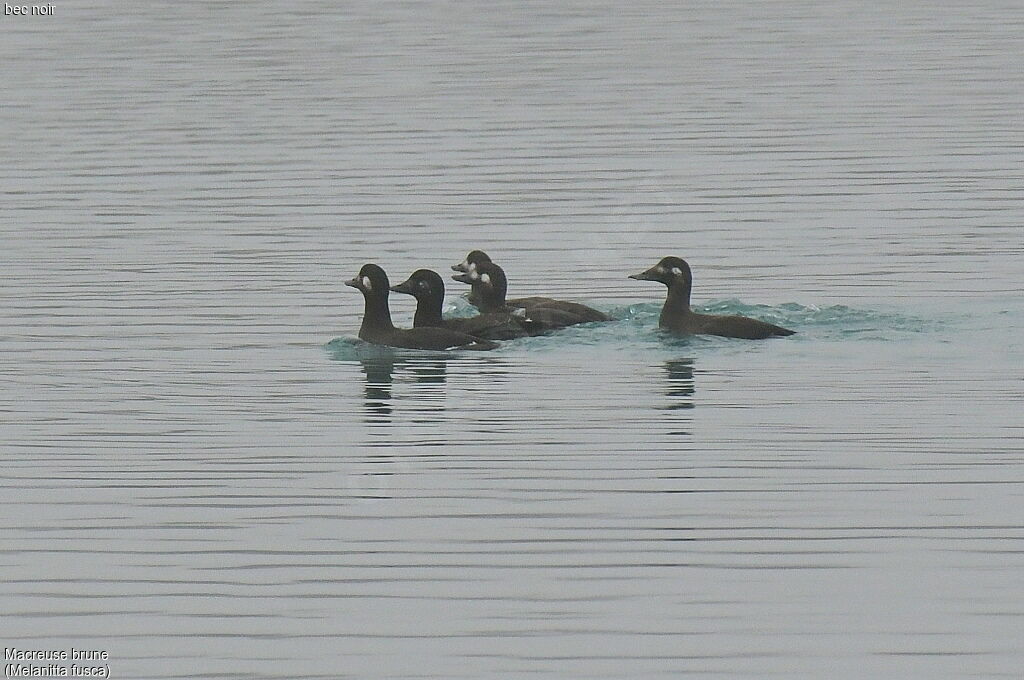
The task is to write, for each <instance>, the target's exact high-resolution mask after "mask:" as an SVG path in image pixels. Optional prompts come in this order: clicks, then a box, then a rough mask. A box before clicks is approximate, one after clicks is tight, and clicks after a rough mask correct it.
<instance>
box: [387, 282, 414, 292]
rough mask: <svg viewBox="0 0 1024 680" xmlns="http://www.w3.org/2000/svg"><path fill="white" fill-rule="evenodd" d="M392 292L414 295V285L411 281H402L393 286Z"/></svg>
mask: <svg viewBox="0 0 1024 680" xmlns="http://www.w3.org/2000/svg"><path fill="white" fill-rule="evenodd" d="M391 290H393V291H395V292H396V293H405V294H406V295H412V284H411V283H410V282H409V281H402V282H401V283H396V284H395V285H393V286H391Z"/></svg>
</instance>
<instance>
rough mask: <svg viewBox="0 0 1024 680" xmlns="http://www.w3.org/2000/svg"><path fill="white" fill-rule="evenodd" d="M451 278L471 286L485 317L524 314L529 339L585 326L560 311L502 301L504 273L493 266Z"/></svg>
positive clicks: (505, 286)
mask: <svg viewBox="0 0 1024 680" xmlns="http://www.w3.org/2000/svg"><path fill="white" fill-rule="evenodd" d="M452 278H453V279H455V280H456V281H459V282H461V283H468V284H469V285H470V286H472V290H473V293H474V294H475V297H476V299H477V305H476V306H477V309H479V310H480V311H481V312H483V313H485V314H489V313H504V314H514V313H516V312H517V311H519V312H523V311H525V313H526V315H527V316H528V317H529V320H530V322H531V323H532V324H533V326H532V327H531V328H530V334H531V335H539V334H540V333H546V332H548V331H553V330H557V329H559V328H565V327H566V326H574V325H576V324H579V323H584V322H585V320H584V319H582V318H580V317H578V316H576V315H575V314H571V313H569V312H566V311H564V310H561V309H554V308H549V307H540V306H537V307H530V308H529V309H525V310H524V309H523V308H517V307H512V306H511V305H509V304H508V303H507V301H506V300H505V291H506V290H507V289H508V282H507V280H506V279H505V272H504V271H503V270H502V268H501V267H499V266H498V265H496V264H494V263H493V262H481V263H479V264H477V265H476V266H474V268H473V269H472V270H471V271H470V272H468V273H464V274H453V275H452Z"/></svg>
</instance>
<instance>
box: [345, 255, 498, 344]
mask: <svg viewBox="0 0 1024 680" xmlns="http://www.w3.org/2000/svg"><path fill="white" fill-rule="evenodd" d="M345 285H346V286H352V287H353V288H357V289H359V291H360V292H361V293H362V294H363V301H364V304H365V307H364V310H363V323H362V325H361V326H360V327H359V338H360V339H361V340H363V341H365V342H369V343H373V344H375V345H386V346H388V347H404V348H407V349H431V350H446V349H472V350H487V349H494V348H496V347H497V346H498V344H497V343H495V342H490V341H489V340H482V339H480V338H476V337H473V336H472V335H467V334H466V333H459V332H457V331H453V330H448V329H447V328H429V327H423V328H411V329H403V328H395V325H394V324H393V323H392V322H391V310H390V309H389V308H388V291H389V290H390V288H389V286H388V275H387V274H385V273H384V270H383V269H381V268H380V267H378V266H377V265H375V264H365V265H363V267H362V269H360V270H359V275H358V276H357V277H355V278H354V279H351V280H350V281H346V282H345Z"/></svg>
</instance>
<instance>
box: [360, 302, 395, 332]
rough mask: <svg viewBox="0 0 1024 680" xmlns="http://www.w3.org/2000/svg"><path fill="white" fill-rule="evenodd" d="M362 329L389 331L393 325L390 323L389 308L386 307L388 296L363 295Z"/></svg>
mask: <svg viewBox="0 0 1024 680" xmlns="http://www.w3.org/2000/svg"><path fill="white" fill-rule="evenodd" d="M363 299H364V301H365V305H364V307H363V325H362V327H361V329H360V333H362V331H390V330H393V329H394V327H395V325H394V324H393V323H391V310H390V309H389V308H388V296H387V294H384V295H379V294H376V295H373V294H371V295H364V296H363Z"/></svg>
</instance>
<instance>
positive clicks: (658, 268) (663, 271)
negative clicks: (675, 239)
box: [654, 264, 665, 274]
mask: <svg viewBox="0 0 1024 680" xmlns="http://www.w3.org/2000/svg"><path fill="white" fill-rule="evenodd" d="M654 271H656V272H658V273H659V274H664V273H665V268H664V267H662V266H661V265H660V264H659V265H658V266H657V267H655V268H654Z"/></svg>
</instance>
